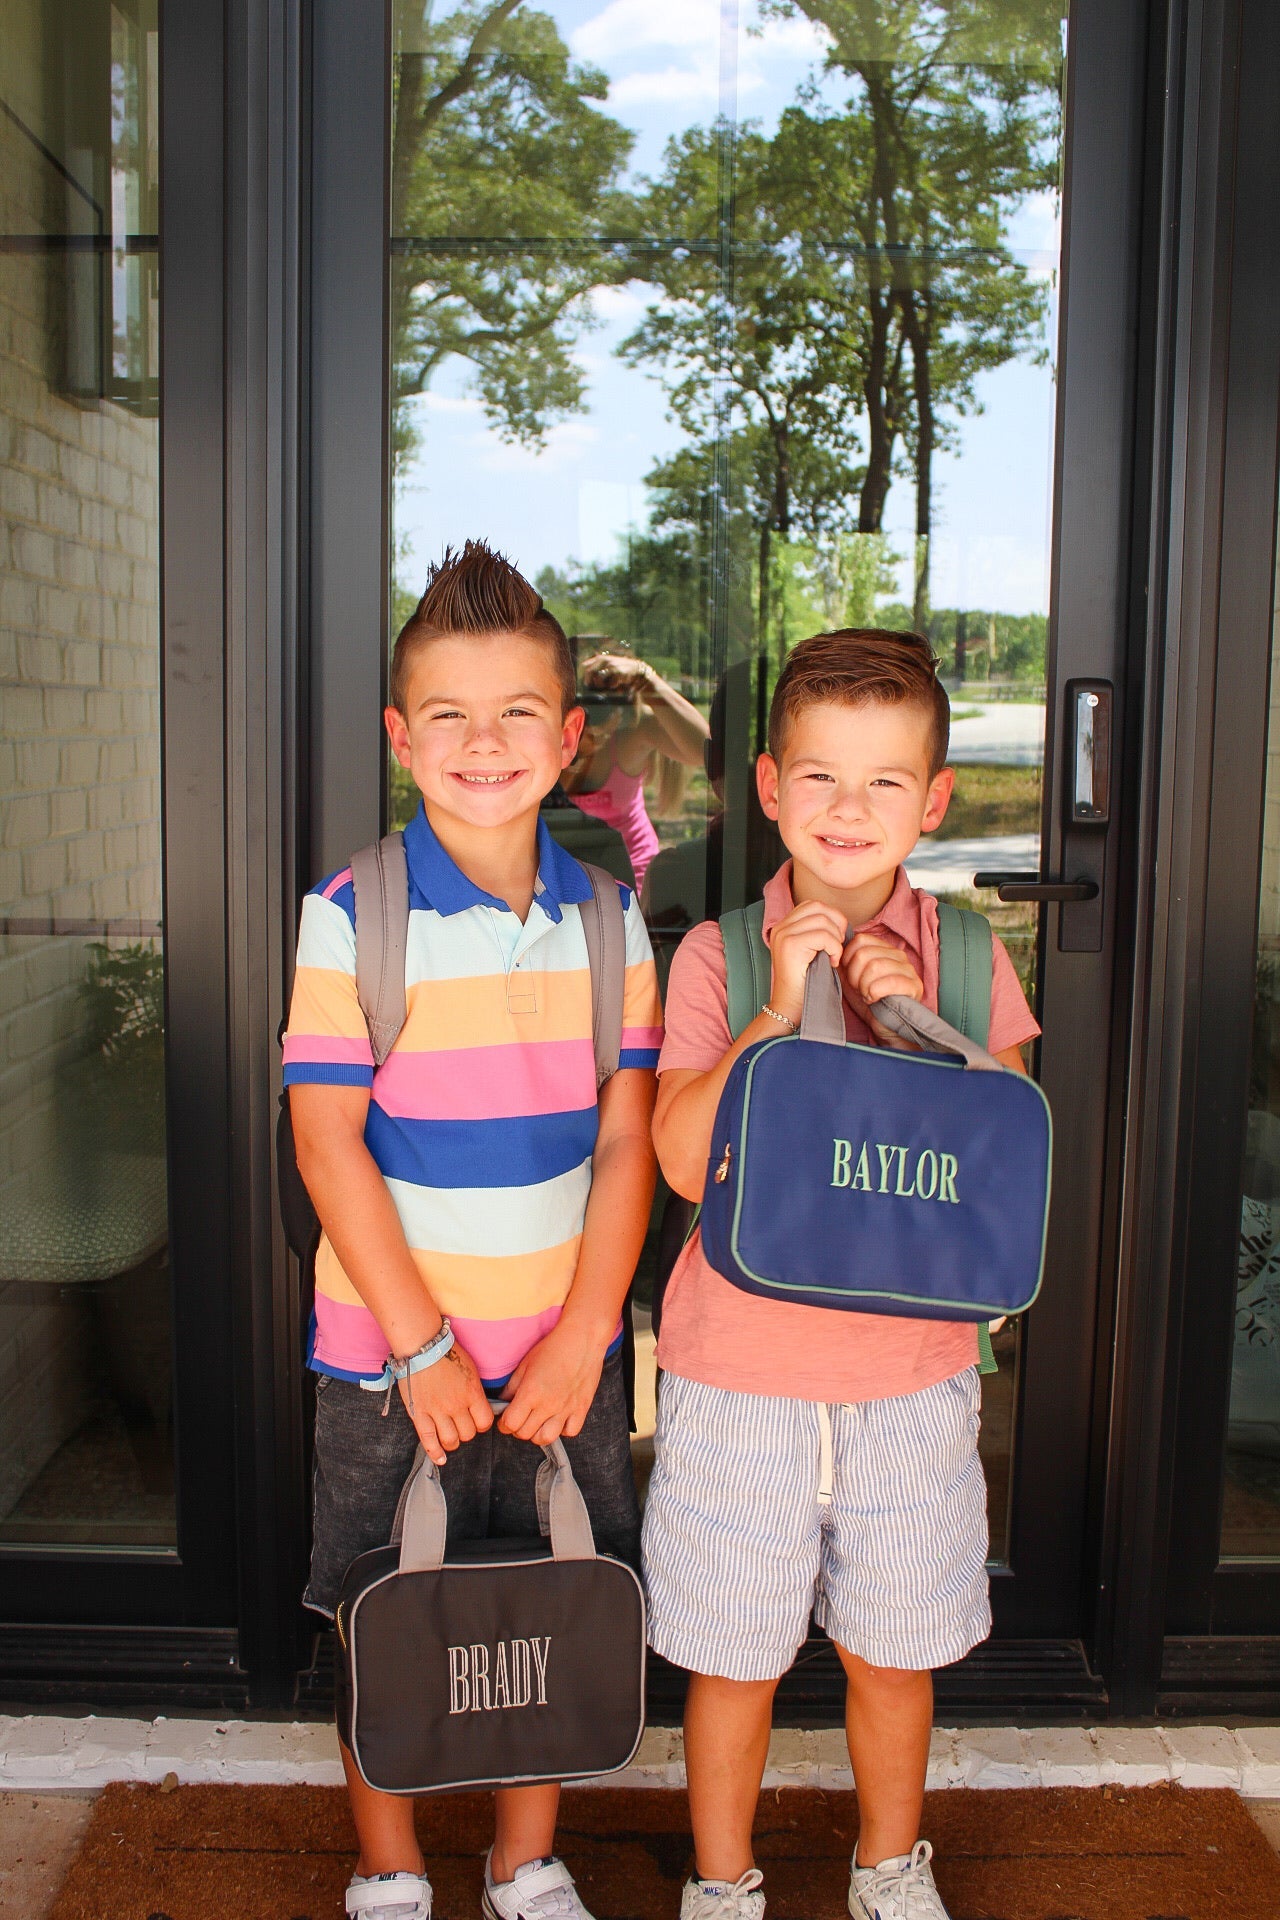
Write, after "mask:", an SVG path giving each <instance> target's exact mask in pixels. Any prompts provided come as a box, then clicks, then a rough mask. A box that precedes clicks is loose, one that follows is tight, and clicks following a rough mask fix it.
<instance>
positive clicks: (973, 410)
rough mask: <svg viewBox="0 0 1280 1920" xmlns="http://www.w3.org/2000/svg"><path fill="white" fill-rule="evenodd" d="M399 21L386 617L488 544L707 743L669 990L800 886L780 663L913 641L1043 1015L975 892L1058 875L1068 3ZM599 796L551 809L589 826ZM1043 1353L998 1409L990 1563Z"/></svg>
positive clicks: (1020, 925)
mask: <svg viewBox="0 0 1280 1920" xmlns="http://www.w3.org/2000/svg"><path fill="white" fill-rule="evenodd" d="M393 19H394V50H395V61H394V122H393V126H394V130H393V148H392V216H391V233H390V286H391V328H392V338H391V358H392V447H393V461H394V473H393V517H394V533H393V626H398V625H399V623H400V621H401V620H402V619H403V618H404V617H405V615H406V614H407V612H408V611H409V609H410V607H411V605H412V604H413V602H414V601H415V600H416V598H417V595H418V593H419V592H420V590H421V584H422V580H423V577H424V575H425V571H426V567H427V565H428V563H429V562H430V560H431V559H432V558H434V557H435V556H437V555H438V554H439V552H440V550H441V549H442V547H443V546H444V545H445V544H446V542H453V543H455V544H456V543H459V542H460V541H461V540H463V539H465V538H466V537H467V536H468V535H473V534H483V535H484V536H485V537H487V538H489V539H491V540H493V541H494V542H495V543H496V544H498V545H500V546H501V547H503V548H504V549H505V550H506V551H507V552H509V553H510V554H511V556H512V557H513V558H514V559H515V560H516V561H517V562H518V564H519V565H520V566H521V568H522V569H523V570H524V571H525V573H526V574H528V575H529V577H531V578H533V579H535V580H536V582H537V584H538V587H539V589H540V591H541V592H542V594H543V595H544V597H545V599H546V600H547V603H548V604H549V605H550V607H551V608H552V610H553V611H554V612H555V613H556V614H557V616H558V617H559V618H560V620H561V621H562V623H563V624H564V626H565V629H566V631H567V632H568V633H569V634H570V635H571V636H575V637H576V638H577V640H578V642H579V657H580V659H583V660H584V661H585V659H586V658H587V656H588V653H595V652H599V651H601V650H607V651H608V652H609V653H611V654H618V653H625V654H627V655H629V656H630V657H634V658H635V659H637V660H640V661H643V662H645V663H647V666H648V667H649V668H650V669H652V670H653V671H654V672H655V673H657V674H659V675H660V676H661V677H662V679H663V680H664V681H665V682H666V683H668V684H669V685H670V686H671V687H672V688H674V689H676V690H677V691H678V693H679V694H680V695H681V696H683V698H684V699H685V700H687V701H688V702H690V703H691V705H692V706H693V707H695V708H696V709H697V710H698V711H699V712H700V713H701V714H703V715H705V716H706V723H707V730H708V733H709V735H710V738H709V739H708V740H707V742H706V743H705V748H704V754H703V764H702V765H698V764H697V763H696V761H695V762H694V763H693V764H692V765H687V767H686V773H685V777H684V780H683V791H680V790H679V786H678V783H677V782H675V781H673V780H671V779H670V778H668V780H667V781H666V783H665V787H664V783H663V780H662V778H661V773H662V768H661V765H660V763H659V762H658V760H657V758H656V757H655V758H654V759H653V760H652V762H651V764H650V765H649V767H648V768H647V769H646V773H645V778H644V781H643V803H644V811H645V813H646V815H647V818H648V820H650V821H651V822H652V826H653V830H654V837H655V839H656V850H655V848H654V846H653V845H652V844H649V845H647V846H646V847H645V849H644V853H643V862H642V863H643V865H644V868H645V871H644V873H643V875H642V876H641V878H642V900H643V903H644V906H645V910H646V915H647V918H648V920H649V924H650V927H651V929H652V932H653V936H654V940H655V946H656V948H657V951H658V955H659V962H660V966H663V967H664V969H665V966H666V965H667V964H668V963H669V959H670V955H671V952H672V951H673V949H674V945H675V943H676V942H677V941H678V940H679V938H680V936H681V934H682V932H683V931H685V930H686V929H687V928H688V927H689V926H691V925H693V924H694V923H695V922H696V921H697V920H698V919H699V918H701V917H703V916H704V915H706V914H712V915H714V914H717V913H719V912H720V911H721V910H722V908H723V907H726V906H730V905H733V904H735V903H737V902H740V901H742V900H745V899H747V898H750V897H752V896H753V895H757V894H758V893H759V891H760V887H761V884H762V882H763V880H764V879H765V877H767V875H768V873H769V872H771V871H772V870H773V868H774V866H776V865H777V863H778V860H779V859H780V857H781V855H780V850H779V848H778V846H777V843H776V840H775V839H774V838H773V837H772V835H771V834H770V833H769V832H768V831H767V830H766V829H765V823H764V822H763V821H762V820H761V819H760V817H759V814H758V809H756V808H755V807H754V783H753V775H752V767H753V761H754V757H755V754H756V752H757V751H758V750H759V747H760V746H761V744H762V743H763V735H764V724H765V716H766V714H767V711H768V703H769V698H770V694H771V692H772V688H773V684H774V681H775V680H776V677H777V674H778V672H779V670H780V667H781V664H782V662H783V661H784V660H785V658H786V655H787V652H788V650H789V648H790V647H791V646H792V645H793V644H794V643H795V642H796V641H797V640H798V639H800V638H802V637H803V636H804V635H806V634H808V633H811V632H815V631H817V630H819V629H821V628H824V627H832V626H841V625H857V624H868V623H876V624H882V625H893V626H915V627H918V628H922V629H923V630H925V631H927V632H928V633H929V635H930V637H931V638H932V641H933V644H934V646H935V649H936V650H937V652H938V654H939V655H940V657H941V660H942V663H943V672H944V675H945V676H946V678H947V681H948V685H949V686H950V687H951V689H952V692H953V704H954V708H955V717H956V724H955V731H954V755H953V757H954V759H955V761H956V763H957V764H958V767H959V778H958V781H957V790H956V798H955V800H954V802H953V804H952V808H951V812H950V814H949V816H948V819H947V821H946V822H945V823H944V826H943V828H942V829H941V831H940V833H939V834H937V835H935V836H933V838H932V839H931V840H930V841H929V842H928V843H927V844H924V845H922V846H921V847H920V849H919V850H918V853H917V855H916V857H915V858H914V859H913V861H912V863H911V869H910V870H911V875H912V878H913V880H914V882H915V883H916V884H917V885H922V886H926V887H928V888H930V889H932V890H933V891H935V892H938V893H941V894H946V895H949V896H953V897H956V898H958V899H959V900H961V901H962V902H965V903H969V904H978V905H980V906H981V907H982V908H983V909H984V910H987V911H989V912H990V913H991V917H992V919H993V920H994V922H995V924H996V927H997V930H998V931H999V932H1000V934H1001V936H1002V937H1003V938H1004V939H1005V941H1006V943H1007V945H1008V946H1009V948H1010V951H1011V953H1012V955H1013V958H1014V961H1015V964H1016V965H1017V966H1018V968H1019V971H1020V972H1021V974H1022V977H1023V980H1024V983H1025V984H1027V985H1028V987H1029V988H1030V989H1031V991H1032V992H1034V972H1035V946H1036V939H1037V935H1038V926H1037V923H1036V921H1035V919H1034V917H1033V910H1032V909H1031V908H1029V907H1005V906H1002V905H1000V904H999V903H997V902H995V901H994V900H993V899H990V898H982V899H979V900H977V901H976V902H975V898H974V893H973V889H972V885H971V881H972V876H973V874H974V872H975V871H976V870H977V869H978V868H980V867H983V866H1003V867H1018V868H1022V867H1025V868H1031V867H1034V866H1035V865H1037V863H1038V853H1039V825H1040V799H1041V764H1042V759H1043V736H1044V694H1045V687H1044V683H1045V630H1046V609H1047V583H1048V573H1049V564H1048V563H1049V522H1050V513H1049V505H1050V489H1051V473H1052V426H1053V410H1054V403H1053V372H1052V365H1051V351H1052V341H1053V335H1054V305H1055V300H1056V287H1057V268H1058V253H1059V239H1058V235H1059V211H1060V209H1059V204H1058V189H1059V170H1060V157H1061V82H1062V71H1063V56H1064V45H1065V18H1064V8H1063V6H1062V5H1061V4H1060V3H1059V0H912V4H909V5H902V4H899V3H898V0H892V4H891V3H890V0H742V4H741V5H740V6H739V7H737V8H736V9H735V8H724V7H723V6H722V5H721V4H720V0H681V4H680V5H679V6H678V7H674V6H664V5H662V4H657V5H654V4H647V5H644V6H640V5H638V4H636V0H553V4H550V5H545V6H536V5H533V4H529V3H528V0H526V3H525V4H520V3H519V0H517V3H516V4H512V0H502V3H500V4H499V3H497V0H466V3H465V4H462V5H457V6H454V7H452V8H446V9H444V10H433V9H430V8H427V7H425V6H424V5H423V4H422V0H396V6H395V8H394V12H393ZM612 724H613V725H614V727H615V728H616V729H621V730H623V731H625V728H626V726H627V725H629V724H633V721H632V722H629V721H627V720H626V719H625V718H623V717H620V718H619V719H618V720H616V721H614V722H613V723H612ZM593 753H595V754H598V748H597V749H594V750H593ZM601 770H602V763H600V764H597V766H595V767H592V768H589V769H587V770H585V777H584V769H582V768H579V769H577V770H575V772H574V774H572V775H571V777H570V778H569V779H568V780H567V781H566V783H565V786H566V789H567V791H566V793H565V794H563V795H557V796H555V800H556V802H557V804H556V805H555V807H554V809H553V810H552V811H550V812H549V815H548V818H549V821H551V823H552V824H553V830H555V831H557V832H558V833H559V834H560V835H561V836H562V837H569V836H573V835H575V834H576V835H577V836H578V837H579V840H582V836H583V835H584V832H585V831H587V830H585V829H584V828H582V827H581V826H580V825H578V824H577V823H576V822H574V821H573V820H572V818H571V816H570V814H569V812H568V811H567V810H566V809H565V808H564V806H563V805H562V804H559V803H561V802H562V801H563V800H564V799H566V798H567V799H568V800H569V801H570V804H571V805H572V801H573V797H574V792H573V790H574V788H575V787H577V788H578V790H579V795H580V797H581V795H582V794H583V793H585V794H588V795H589V794H590V793H591V792H592V791H597V792H598V791H599V784H596V785H593V782H594V781H595V775H596V773H597V772H600V771H601ZM391 779H392V796H393V801H392V817H393V820H399V819H402V818H404V817H405V816H406V814H407V812H408V810H409V807H410V804H411V800H410V795H409V793H408V791H407V789H406V788H405V787H404V785H403V775H402V774H401V773H400V771H399V769H397V768H394V767H393V769H392V774H391ZM579 811H581V809H579ZM601 811H602V809H601V807H599V806H597V807H596V808H595V809H594V813H595V816H596V817H595V819H594V821H593V823H592V824H593V826H599V825H600V824H601V822H600V819H599V815H600V813H601ZM604 824H606V825H608V824H609V823H608V822H605V823H604ZM622 837H623V838H624V839H625V834H624V835H623V836H622ZM584 844H585V842H584ZM609 851H610V853H611V855H612V857H617V856H618V849H617V847H612V848H611V849H610V850H609ZM634 855H635V848H634V847H633V848H631V849H630V850H628V854H627V857H628V858H629V859H631V860H632V862H633V865H634ZM587 857H597V856H595V855H592V854H588V855H587ZM602 864H605V865H609V864H610V859H609V858H604V859H603V861H602ZM662 1219H663V1214H662V1208H661V1204H660V1205H659V1208H658V1210H657V1211H656V1212H655V1221H654V1228H653V1232H652V1234H651V1236H650V1249H649V1253H648V1255H647V1258H646V1265H645V1267H644V1268H643V1269H642V1272H641V1275H640V1277H639V1279H638V1283H637V1297H638V1300H640V1301H641V1303H642V1304H647V1300H648V1297H649V1291H651V1289H652V1283H653V1273H654V1271H655V1267H656V1265H657V1263H658V1255H657V1243H658V1239H659V1235H660V1231H661V1223H662ZM1016 1339H1017V1335H1016V1332H1014V1331H1011V1332H1010V1333H1009V1334H1007V1335H1006V1336H1005V1341H1006V1345H1010V1346H1011V1347H1013V1348H1014V1349H1015V1353H1014V1355H1012V1356H1011V1357H1010V1358H1009V1359H1007V1361H1006V1364H1005V1366H1004V1368H1003V1370H1002V1373H1001V1374H1000V1376H998V1378H997V1379H996V1380H995V1381H994V1382H989V1383H988V1386H987V1392H988V1404H989V1417H988V1422H987V1426H988V1438H987V1439H986V1440H985V1441H984V1446H986V1448H987V1457H988V1465H989V1472H990V1480H991V1497H992V1521H993V1529H992V1531H993V1546H994V1550H995V1551H996V1552H997V1554H998V1555H1000V1554H1003V1553H1004V1551H1005V1545H1006V1542H1005V1535H1006V1532H1007V1528H1006V1522H1005V1509H1006V1506H1007V1488H1008V1480H1009V1461H1010V1458H1011V1451H1012V1404H1013V1402H1012V1392H1013V1372H1014V1359H1015V1358H1016ZM642 1344H643V1343H642ZM993 1396H994V1397H993Z"/></svg>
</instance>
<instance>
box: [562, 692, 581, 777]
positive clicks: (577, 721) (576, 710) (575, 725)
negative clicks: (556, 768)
mask: <svg viewBox="0 0 1280 1920" xmlns="http://www.w3.org/2000/svg"><path fill="white" fill-rule="evenodd" d="M586 724H587V715H586V711H585V709H584V708H582V707H570V709H569V711H568V713H566V715H565V717H564V725H563V727H562V729H561V733H560V766H561V770H562V771H563V769H564V768H565V767H568V766H571V765H572V764H573V761H574V759H575V757H576V755H577V752H578V746H579V743H580V742H581V740H582V729H583V728H584V727H585V726H586Z"/></svg>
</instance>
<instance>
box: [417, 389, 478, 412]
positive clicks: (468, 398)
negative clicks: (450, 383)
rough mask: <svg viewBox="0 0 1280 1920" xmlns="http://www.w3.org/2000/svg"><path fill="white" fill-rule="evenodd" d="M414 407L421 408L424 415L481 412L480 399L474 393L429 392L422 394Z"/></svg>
mask: <svg viewBox="0 0 1280 1920" xmlns="http://www.w3.org/2000/svg"><path fill="white" fill-rule="evenodd" d="M414 405H415V406H417V407H421V409H422V411H423V412H424V413H453V414H459V413H462V414H466V413H471V414H476V413H479V412H481V405H480V401H479V399H478V398H477V397H476V395H475V394H474V393H434V392H432V391H430V390H428V391H427V392H426V393H420V394H418V395H417V397H416V399H415V400H414Z"/></svg>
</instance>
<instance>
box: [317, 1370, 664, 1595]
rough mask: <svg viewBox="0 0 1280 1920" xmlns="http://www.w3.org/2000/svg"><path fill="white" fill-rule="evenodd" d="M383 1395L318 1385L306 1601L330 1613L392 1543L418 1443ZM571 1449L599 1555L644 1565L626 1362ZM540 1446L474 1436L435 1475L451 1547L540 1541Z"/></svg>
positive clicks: (340, 1384) (395, 1401)
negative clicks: (349, 1580) (359, 1568)
mask: <svg viewBox="0 0 1280 1920" xmlns="http://www.w3.org/2000/svg"><path fill="white" fill-rule="evenodd" d="M384 1399H385V1395H383V1394H381V1393H367V1392H366V1391H365V1389H364V1388H363V1387H362V1386H360V1385H359V1383H358V1382H357V1381H354V1380H336V1379H334V1378H333V1377H332V1376H331V1375H329V1374H320V1375H318V1376H317V1379H316V1442H315V1474H314V1482H313V1488H314V1518H313V1526H312V1547H311V1578H310V1579H309V1580H308V1582H307V1590H306V1592H305V1593H304V1594H303V1596H302V1598H303V1603H304V1605H306V1606H308V1607H313V1608H314V1609H315V1611H316V1612H317V1613H323V1614H327V1615H328V1616H329V1617H330V1618H332V1617H333V1610H334V1608H335V1607H336V1606H337V1604H338V1594H339V1591H340V1590H341V1587H342V1581H343V1577H344V1575H345V1574H346V1571H347V1568H348V1567H349V1566H350V1565H351V1562H352V1561H353V1560H354V1559H355V1558H356V1557H357V1555H358V1554H362V1553H367V1552H368V1551H369V1550H370V1548H372V1547H385V1546H386V1544H387V1542H388V1541H389V1540H390V1538H391V1523H392V1521H393V1519H394V1518H395V1511H396V1502H397V1501H398V1500H399V1498H400V1489H401V1487H402V1486H403V1485H404V1483H405V1480H406V1478H407V1477H408V1473H409V1469H410V1467H411V1466H412V1465H413V1456H414V1453H415V1452H416V1450H417V1445H418V1436H417V1434H416V1432H415V1431H414V1426H413V1422H412V1421H411V1420H410V1418H409V1415H408V1412H407V1411H406V1409H405V1405H404V1402H403V1401H402V1399H401V1398H400V1395H399V1393H398V1392H395V1393H393V1394H392V1395H391V1404H390V1406H389V1408H388V1410H387V1416H386V1418H385V1419H384V1418H383V1417H382V1407H383V1402H384ZM564 1444H565V1448H566V1451H567V1452H568V1455H569V1459H570V1462H571V1463H572V1466H573V1473H574V1478H575V1479H576V1480H577V1482H578V1485H579V1486H580V1487H581V1489H582V1497H583V1499H584V1500H585V1501H586V1503H587V1512H588V1513H589V1514H590V1516H591V1526H592V1531H593V1532H594V1534H595V1540H596V1547H597V1549H598V1550H599V1551H600V1552H601V1553H608V1554H612V1555H613V1556H614V1558H615V1559H618V1560H625V1561H626V1562H627V1564H628V1566H632V1567H636V1568H637V1569H638V1568H639V1564H640V1508H639V1504H638V1502H637V1500H636V1488H635V1480H634V1479H633V1477H632V1472H631V1434H630V1430H629V1427H628V1423H627V1400H626V1389H625V1387H624V1384H623V1378H622V1362H621V1359H620V1358H618V1357H616V1356H615V1358H613V1359H611V1360H607V1361H606V1362H605V1367H604V1371H603V1373H602V1374H601V1376H600V1385H599V1386H598V1387H597V1389H596V1397H595V1399H594V1400H593V1401H592V1403H591V1410H590V1412H589V1413H588V1414H587V1417H586V1420H585V1421H584V1423H583V1427H582V1432H581V1433H579V1434H577V1435H576V1436H575V1437H574V1438H573V1439H572V1440H568V1439H566V1441H565V1443H564ZM542 1457H543V1455H542V1448H541V1447H535V1446H531V1445H530V1443H529V1442H528V1441H527V1440H516V1439H513V1438H512V1437H511V1435H510V1434H505V1433H499V1431H498V1429H497V1426H496V1425H494V1426H492V1427H490V1429H489V1431H488V1432H487V1433H480V1434H477V1435H476V1437H475V1439H474V1440H469V1441H468V1442H467V1443H466V1445H465V1446H461V1447H458V1448H457V1449H456V1451H455V1452H453V1453H451V1454H450V1455H449V1456H448V1459H447V1460H446V1462H445V1464H444V1466H443V1467H442V1468H441V1471H440V1481H441V1485H442V1486H443V1487H444V1492H445V1499H446V1501H447V1503H448V1508H449V1533H448V1544H447V1545H446V1552H447V1551H448V1545H451V1544H452V1543H453V1542H454V1541H455V1540H485V1539H490V1540H502V1539H519V1538H529V1537H531V1536H536V1534H537V1532H538V1509H537V1502H536V1499H535V1494H534V1483H535V1481H536V1479H537V1473H538V1468H539V1466H540V1464H541V1462H542Z"/></svg>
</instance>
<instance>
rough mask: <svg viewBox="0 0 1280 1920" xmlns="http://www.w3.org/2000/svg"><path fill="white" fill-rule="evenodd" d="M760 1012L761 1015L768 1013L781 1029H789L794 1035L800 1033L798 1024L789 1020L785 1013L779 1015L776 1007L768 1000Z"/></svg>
mask: <svg viewBox="0 0 1280 1920" xmlns="http://www.w3.org/2000/svg"><path fill="white" fill-rule="evenodd" d="M760 1011H761V1013H767V1014H768V1016H769V1018H770V1019H771V1020H776V1021H777V1023H778V1025H779V1026H780V1027H787V1028H789V1030H790V1031H791V1032H792V1033H799V1031H800V1028H799V1027H798V1025H797V1024H796V1022H795V1021H794V1020H790V1019H788V1017H787V1015H786V1014H785V1013H779V1012H778V1010H777V1008H776V1007H771V1006H770V1005H769V1002H768V1001H767V1000H766V1001H765V1003H764V1005H763V1006H762V1007H761V1009H760Z"/></svg>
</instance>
